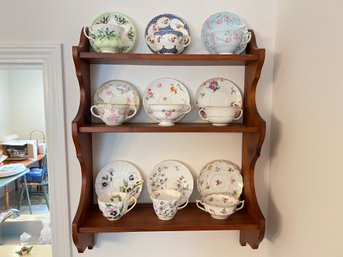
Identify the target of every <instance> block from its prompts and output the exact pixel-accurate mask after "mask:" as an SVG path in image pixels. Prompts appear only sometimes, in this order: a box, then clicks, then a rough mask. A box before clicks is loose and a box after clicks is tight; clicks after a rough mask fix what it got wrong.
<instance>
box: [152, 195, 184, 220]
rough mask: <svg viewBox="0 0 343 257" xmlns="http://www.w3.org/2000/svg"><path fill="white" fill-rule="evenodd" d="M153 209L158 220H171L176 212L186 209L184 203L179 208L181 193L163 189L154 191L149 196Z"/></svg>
mask: <svg viewBox="0 0 343 257" xmlns="http://www.w3.org/2000/svg"><path fill="white" fill-rule="evenodd" d="M150 197H151V199H152V203H153V207H154V211H155V213H156V215H157V217H158V218H159V219H160V220H171V219H172V218H174V216H175V214H176V212H177V211H178V210H181V209H183V208H185V207H186V205H187V204H188V199H187V200H186V202H185V203H184V204H183V205H182V206H179V202H180V200H181V198H182V193H181V192H179V191H177V190H174V189H163V190H157V191H154V192H153V193H152V194H151V195H150Z"/></svg>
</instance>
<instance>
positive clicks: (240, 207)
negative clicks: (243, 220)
mask: <svg viewBox="0 0 343 257" xmlns="http://www.w3.org/2000/svg"><path fill="white" fill-rule="evenodd" d="M240 204H241V206H239V207H238V208H236V209H235V211H239V210H240V209H242V208H243V207H244V200H242V201H240V202H239V203H238V204H237V206H238V205H240Z"/></svg>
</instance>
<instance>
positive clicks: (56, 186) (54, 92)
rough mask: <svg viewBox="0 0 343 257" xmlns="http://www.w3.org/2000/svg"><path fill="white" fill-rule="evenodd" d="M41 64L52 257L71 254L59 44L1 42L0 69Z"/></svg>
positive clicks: (60, 46)
mask: <svg viewBox="0 0 343 257" xmlns="http://www.w3.org/2000/svg"><path fill="white" fill-rule="evenodd" d="M36 67H41V69H42V71H43V83H44V103H45V104H44V105H45V125H46V140H47V145H48V169H49V193H50V202H51V205H50V206H51V208H50V215H51V227H52V245H53V247H52V252H53V256H54V257H62V256H63V257H69V256H71V234H70V226H71V225H70V224H71V223H70V214H69V189H68V179H67V178H68V176H67V175H68V174H67V157H66V156H67V155H66V133H65V130H66V124H65V113H64V95H63V74H62V45H61V44H59V43H47V44H41V43H38V44H2V43H1V44H0V69H18V68H24V69H31V68H36Z"/></svg>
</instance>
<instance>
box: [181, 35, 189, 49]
mask: <svg viewBox="0 0 343 257" xmlns="http://www.w3.org/2000/svg"><path fill="white" fill-rule="evenodd" d="M183 38H184V39H185V40H187V43H186V44H184V45H183V47H186V46H188V45H189V44H190V43H191V37H190V36H187V35H184V36H183Z"/></svg>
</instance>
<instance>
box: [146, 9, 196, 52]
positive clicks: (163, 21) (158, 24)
mask: <svg viewBox="0 0 343 257" xmlns="http://www.w3.org/2000/svg"><path fill="white" fill-rule="evenodd" d="M161 30H174V31H178V32H181V33H182V34H183V35H185V36H188V37H191V32H190V30H189V27H188V25H187V23H186V22H185V21H184V20H183V19H182V18H180V17H179V16H176V15H174V14H170V13H166V14H160V15H158V16H156V17H155V18H153V19H152V20H151V21H150V22H149V23H148V25H147V26H146V28H145V37H146V36H148V35H151V34H154V33H155V32H157V31H161ZM148 47H149V49H150V50H151V52H153V53H155V54H156V53H158V51H155V50H153V49H152V48H151V47H150V46H149V45H148ZM187 47H188V46H186V47H185V48H184V49H183V51H184V50H185V49H187Z"/></svg>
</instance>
